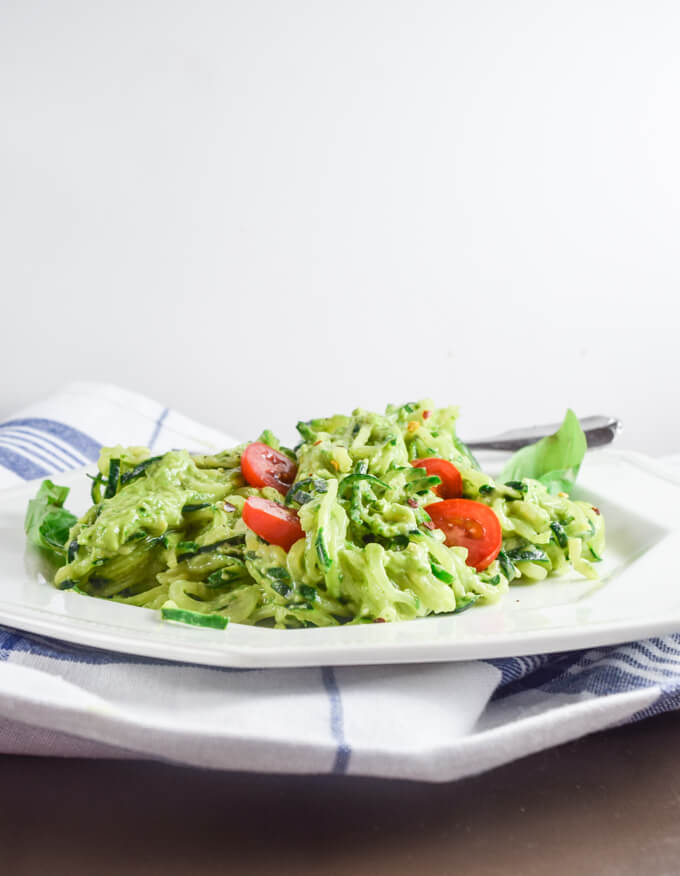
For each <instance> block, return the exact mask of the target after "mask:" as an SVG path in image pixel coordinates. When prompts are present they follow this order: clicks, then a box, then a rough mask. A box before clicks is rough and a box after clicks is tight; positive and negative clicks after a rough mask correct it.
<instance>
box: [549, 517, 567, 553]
mask: <svg viewBox="0 0 680 876" xmlns="http://www.w3.org/2000/svg"><path fill="white" fill-rule="evenodd" d="M550 528H551V529H552V531H553V532H554V534H555V541H556V542H557V544H558V545H559V546H560V547H561V548H566V546H567V533H566V532H565V531H564V527H563V526H562V525H561V524H559V523H558V522H557V521H556V520H553V522H552V523H551V524H550Z"/></svg>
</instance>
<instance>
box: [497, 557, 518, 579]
mask: <svg viewBox="0 0 680 876" xmlns="http://www.w3.org/2000/svg"><path fill="white" fill-rule="evenodd" d="M498 564H499V566H500V567H501V572H502V573H503V574H504V575H505V577H506V578H507V579H508V581H512V579H513V578H517V577H519V572H518V571H517V569H516V568H515V565H514V563H513V562H512V560H511V559H510V557H508V555H507V553H506V552H505V551H501V552H500V553H499V554H498Z"/></svg>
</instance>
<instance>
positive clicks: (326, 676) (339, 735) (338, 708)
mask: <svg viewBox="0 0 680 876" xmlns="http://www.w3.org/2000/svg"><path fill="white" fill-rule="evenodd" d="M321 677H322V679H323V686H324V687H325V688H326V693H327V694H328V699H329V700H330V707H331V715H330V719H331V734H332V736H333V739H334V740H335V742H336V743H337V749H336V752H335V761H334V762H333V768H332V772H333V773H334V774H336V775H342V774H344V773H346V772H347V767H348V766H349V758H350V755H351V753H352V749H351V747H350V746H349V745H348V743H347V740H346V739H345V716H344V712H343V708H342V699H341V698H340V688H339V687H338V680H337V678H336V677H335V672H334V671H333V669H332V667H330V666H324V667H323V669H322V670H321Z"/></svg>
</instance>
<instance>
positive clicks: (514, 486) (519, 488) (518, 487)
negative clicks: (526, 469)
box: [505, 481, 529, 493]
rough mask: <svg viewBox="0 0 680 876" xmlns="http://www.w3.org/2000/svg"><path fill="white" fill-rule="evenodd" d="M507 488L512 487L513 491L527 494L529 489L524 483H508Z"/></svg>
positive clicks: (506, 483)
mask: <svg viewBox="0 0 680 876" xmlns="http://www.w3.org/2000/svg"><path fill="white" fill-rule="evenodd" d="M505 486H506V487H510V489H511V490H517V492H518V493H526V492H527V490H528V489H529V487H528V486H527V484H525V483H524V481H506V482H505Z"/></svg>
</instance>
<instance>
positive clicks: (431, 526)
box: [423, 520, 437, 529]
mask: <svg viewBox="0 0 680 876" xmlns="http://www.w3.org/2000/svg"><path fill="white" fill-rule="evenodd" d="M423 526H424V527H425V529H436V528H437V527H436V526H435V525H434V523H433V522H432V521H431V520H425V521H424V523H423Z"/></svg>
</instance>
